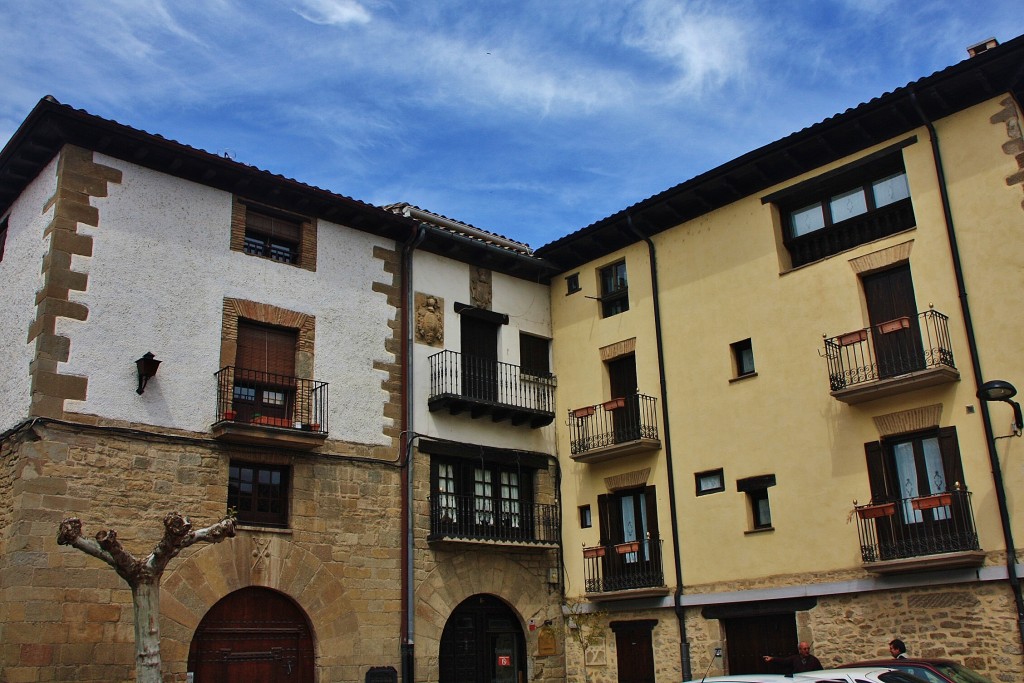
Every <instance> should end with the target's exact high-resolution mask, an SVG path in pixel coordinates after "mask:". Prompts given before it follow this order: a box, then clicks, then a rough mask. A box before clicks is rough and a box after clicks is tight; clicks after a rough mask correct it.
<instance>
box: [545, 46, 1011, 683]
mask: <svg viewBox="0 0 1024 683" xmlns="http://www.w3.org/2000/svg"><path fill="white" fill-rule="evenodd" d="M1022 62H1024V39H1022V38H1017V39H1015V40H1013V41H1011V42H1010V43H1007V44H1005V45H1002V46H999V47H995V48H993V49H990V50H988V51H986V52H983V53H981V54H979V55H978V56H976V57H972V58H970V59H967V60H965V61H964V62H962V63H960V64H957V65H955V66H953V67H950V68H948V69H946V70H944V71H941V72H939V73H936V74H934V75H932V76H929V77H927V78H924V79H921V80H919V81H916V82H914V83H912V84H909V85H907V86H905V87H903V88H899V89H897V90H895V91H893V92H891V93H888V94H885V95H883V96H881V97H879V98H876V99H874V100H872V101H870V102H868V103H865V104H863V105H861V106H859V107H856V108H854V109H851V110H848V111H846V112H845V113H842V114H839V115H837V116H834V117H832V118H830V119H828V120H826V121H823V122H821V123H819V124H816V125H814V126H811V127H809V128H807V129H804V130H802V131H800V132H798V133H795V134H793V135H790V136H788V137H786V138H783V139H781V140H778V141H776V142H773V143H771V144H769V145H767V146H765V147H762V148H760V149H757V150H755V151H753V152H750V153H748V154H746V155H744V156H742V157H740V158H738V159H735V160H733V161H731V162H729V163H726V164H724V165H722V166H720V167H718V168H715V169H713V170H711V171H709V172H707V173H704V174H702V175H700V176H698V177H696V178H694V179H692V180H689V181H686V182H684V183H682V184H680V185H677V186H676V187H673V188H671V189H669V190H666V191H665V192H663V193H661V194H659V195H656V196H654V197H651V198H649V199H647V200H644V201H642V202H639V203H638V204H636V205H634V206H631V207H629V208H627V209H624V210H623V211H620V212H618V213H616V214H614V215H612V216H609V217H608V218H606V219H604V220H601V221H599V222H597V223H595V224H593V225H591V226H589V227H587V228H584V229H582V230H580V231H578V232H575V233H573V234H571V235H568V236H566V237H564V238H561V239H559V240H557V241H555V242H553V243H551V244H549V245H546V246H544V247H542V248H541V249H539V250H538V251H537V255H538V256H540V257H542V258H544V259H546V260H548V261H551V262H553V263H555V264H557V266H558V267H559V269H560V270H561V274H560V275H558V276H555V277H554V278H553V279H552V287H551V300H552V307H551V314H552V336H553V359H554V363H553V364H554V367H555V368H556V370H557V372H558V376H559V386H558V405H557V409H558V410H559V411H560V413H561V414H562V415H564V416H566V417H565V418H563V419H560V420H558V421H556V424H558V425H559V429H560V433H559V436H558V449H559V457H560V461H561V467H562V487H561V493H562V506H563V511H564V518H563V519H564V522H563V541H564V547H565V567H566V594H567V596H568V599H569V602H570V604H574V607H573V610H574V611H578V612H581V613H584V614H586V613H589V614H592V615H596V616H593V617H590V618H589V619H588V618H585V617H583V615H582V614H581V615H580V619H578V620H576V621H577V622H578V623H577V627H578V628H579V629H587V627H588V624H594V620H595V619H596V626H593V629H594V630H593V632H594V633H595V634H596V635H598V637H597V638H595V639H594V640H596V642H594V643H593V644H591V646H590V647H589V648H588V650H587V652H586V660H587V664H586V667H585V669H584V667H583V666H581V665H580V664H579V657H580V653H579V651H578V648H577V651H576V652H575V658H576V659H575V660H574V659H573V653H572V652H570V659H569V662H570V664H569V665H568V669H569V671H570V680H571V679H572V673H573V672H575V673H576V674H577V675H578V679H579V680H582V677H581V676H582V674H583V673H584V671H586V672H587V673H588V674H589V675H590V677H591V680H616V679H617V680H618V681H622V682H626V681H649V680H657V681H676V680H680V678H682V679H683V680H689V679H690V678H691V677H692V678H694V679H699V678H700V677H701V675H702V674H704V672H705V671H710V672H711V673H712V674H714V673H722V672H723V671H724V672H727V673H728V672H731V673H737V672H752V671H767V670H769V668H768V667H769V666H770V665H769V664H768V663H766V662H765V661H764V656H765V655H788V654H791V653H793V652H794V651H795V646H796V643H797V641H798V640H807V641H810V642H811V643H812V644H813V647H814V650H815V653H816V654H817V656H818V657H819V658H820V659H821V661H822V663H823V664H824V665H825V666H836V665H840V664H843V663H845V662H851V661H854V660H862V659H868V658H874V657H883V656H884V657H888V651H887V643H888V642H889V641H890V640H891V639H893V638H897V637H898V638H901V639H903V640H904V641H906V643H907V645H908V648H909V650H910V652H911V654H913V655H917V656H948V657H951V658H954V659H959V660H962V661H963V660H965V661H966V662H967V663H968V664H969V665H970V666H972V667H973V668H975V669H978V670H980V671H982V672H984V673H987V674H989V675H990V676H992V677H993V678H995V677H996V676H997V675H999V674H1004V675H1010V674H1011V673H1012V672H1020V671H1022V670H1024V657H1022V648H1021V643H1022V626H1021V622H1020V621H1019V618H1020V617H1021V616H1022V614H1021V601H1020V586H1019V582H1018V581H1017V578H1016V574H1017V573H1019V572H1020V571H1021V567H1020V566H1019V565H1016V564H1015V561H1014V556H1013V554H1012V553H1011V554H1010V556H1009V557H1008V556H1007V552H1006V549H1007V547H1012V546H1013V543H1012V533H1013V531H1014V530H1016V531H1017V535H1018V538H1019V537H1020V534H1021V533H1024V531H1022V529H1021V525H1022V522H1024V512H1022V508H1021V503H1020V500H1019V491H1021V489H1022V485H1024V471H1022V466H1021V453H1022V446H1021V444H1022V442H1021V441H1019V440H1017V439H1016V438H1011V437H1013V436H1019V435H1020V429H1019V427H1017V426H1015V425H1011V422H1012V421H1014V410H1013V406H1011V405H1000V404H999V403H989V402H985V401H983V400H981V399H979V398H978V397H977V394H978V392H979V390H980V389H981V387H982V385H983V384H984V383H985V382H987V381H990V380H994V379H1001V380H1006V381H1009V382H1016V383H1017V384H1018V385H1019V384H1021V383H1024V363H1022V362H1021V360H1020V356H1019V347H1020V339H1021V338H1022V335H1024V326H1022V324H1021V317H1020V315H1019V313H1018V311H1019V310H1020V309H1021V305H1022V304H1024V294H1022V287H1021V285H1022V284H1024V282H1022V277H1021V274H1022V264H1024V244H1022V242H1021V240H1020V239H1019V235H1018V234H1016V233H1019V231H1020V230H1021V228H1022V226H1024V206H1022V198H1024V197H1022V192H1021V190H1022V185H1024V170H1022V169H1024V154H1022V153H1024V139H1022V136H1021V125H1020V124H1021V116H1020V112H1021V109H1020V102H1021V101H1022V99H1021V98H1022V94H1024V80H1022V72H1021V67H1020V65H1021V64H1022ZM1017 414H1018V415H1019V413H1017ZM562 425H565V427H564V428H563V426H562ZM574 599H582V600H583V602H582V603H580V604H575V600H574ZM601 634H605V635H604V636H601ZM571 642H572V641H571V640H570V643H571ZM570 647H571V645H570ZM719 649H720V651H721V657H720V658H719V657H717V656H716V651H718V650H719ZM573 661H575V662H576V665H575V666H574V665H572V664H571V662H573Z"/></svg>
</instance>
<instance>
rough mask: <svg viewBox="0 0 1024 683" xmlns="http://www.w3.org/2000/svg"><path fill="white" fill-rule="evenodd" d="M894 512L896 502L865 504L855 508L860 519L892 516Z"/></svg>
mask: <svg viewBox="0 0 1024 683" xmlns="http://www.w3.org/2000/svg"><path fill="white" fill-rule="evenodd" d="M895 514H896V503H879V504H878V505H865V506H864V507H859V508H857V516H858V517H860V518H861V519H876V518H878V517H892V516H893V515H895Z"/></svg>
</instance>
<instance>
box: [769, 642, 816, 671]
mask: <svg viewBox="0 0 1024 683" xmlns="http://www.w3.org/2000/svg"><path fill="white" fill-rule="evenodd" d="M796 649H797V653H796V654H795V655H790V656H788V657H772V656H770V655H765V656H764V661H766V662H770V663H777V664H779V665H781V666H784V667H786V670H787V673H789V674H796V673H800V672H801V671H820V670H821V669H822V666H821V662H819V661H818V658H817V657H815V656H814V655H812V654H811V645H810V643H808V642H807V641H801V642H800V644H799V645H797V646H796Z"/></svg>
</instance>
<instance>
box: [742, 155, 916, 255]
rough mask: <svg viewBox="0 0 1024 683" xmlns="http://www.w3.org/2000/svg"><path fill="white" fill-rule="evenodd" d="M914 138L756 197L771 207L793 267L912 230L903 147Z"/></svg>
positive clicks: (913, 220)
mask: <svg viewBox="0 0 1024 683" xmlns="http://www.w3.org/2000/svg"><path fill="white" fill-rule="evenodd" d="M913 142H916V138H908V139H907V140H905V141H903V142H900V143H897V144H895V145H892V146H890V147H889V148H887V149H884V150H881V151H879V152H876V153H875V154H871V155H869V156H867V157H865V158H863V159H859V160H857V161H855V162H854V163H852V164H849V165H847V166H844V167H843V168H840V169H836V170H834V171H830V172H828V173H825V174H822V175H821V176H819V177H817V178H814V179H811V180H808V181H806V182H803V183H800V184H798V185H796V186H794V187H790V188H787V189H785V190H782V191H780V192H777V193H775V194H773V195H769V196H767V197H764V198H762V202H765V203H767V202H771V203H775V204H777V205H778V207H779V213H780V217H781V219H782V238H783V243H784V245H785V247H786V249H787V250H788V251H789V255H790V258H791V261H792V265H793V266H794V267H796V266H801V265H804V264H806V263H810V262H812V261H816V260H819V259H822V258H825V257H827V256H831V255H833V254H837V253H839V252H841V251H845V250H847V249H851V248H853V247H855V246H857V245H859V244H864V243H866V242H870V241H873V240H877V239H880V238H882V237H886V236H888V235H892V234H894V233H896V232H900V231H901V230H906V229H909V228H912V227H914V226H915V224H916V221H915V218H914V208H913V205H912V202H911V199H910V185H909V183H908V182H907V173H906V170H905V167H904V164H903V154H902V152H901V151H900V150H901V149H902V148H903V147H905V146H907V145H909V144H912V143H913Z"/></svg>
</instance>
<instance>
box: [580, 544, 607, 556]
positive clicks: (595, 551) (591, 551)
mask: <svg viewBox="0 0 1024 683" xmlns="http://www.w3.org/2000/svg"><path fill="white" fill-rule="evenodd" d="M604 553H605V547H604V546H603V545H597V546H594V547H593V548H584V549H583V557H604Z"/></svg>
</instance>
